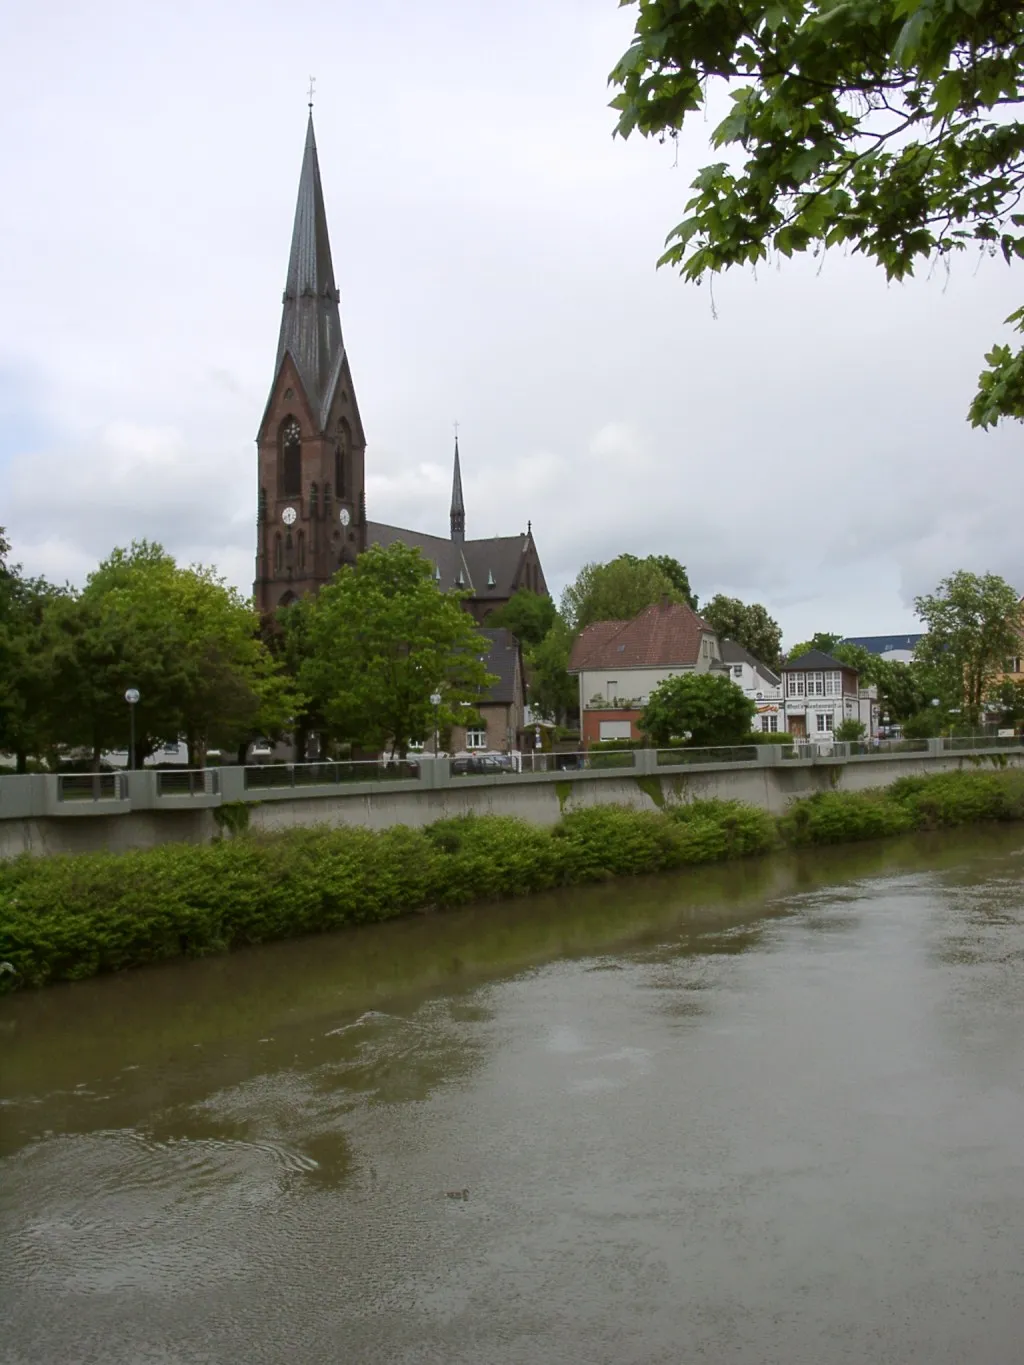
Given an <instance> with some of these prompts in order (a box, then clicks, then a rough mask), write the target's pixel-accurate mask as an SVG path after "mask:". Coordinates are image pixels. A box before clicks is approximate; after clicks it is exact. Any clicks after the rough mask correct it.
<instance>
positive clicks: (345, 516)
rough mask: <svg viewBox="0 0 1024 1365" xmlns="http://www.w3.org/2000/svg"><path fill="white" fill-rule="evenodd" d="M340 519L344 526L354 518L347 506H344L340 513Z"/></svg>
mask: <svg viewBox="0 0 1024 1365" xmlns="http://www.w3.org/2000/svg"><path fill="white" fill-rule="evenodd" d="M338 520H339V521H340V522H341V524H342V526H347V525H348V524H349V522H350V521H351V520H352V514H351V513H350V512H349V510H348V508H347V507H343V508H342V509H341V511H340V512H339V513H338Z"/></svg>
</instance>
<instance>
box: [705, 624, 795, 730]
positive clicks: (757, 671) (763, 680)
mask: <svg viewBox="0 0 1024 1365" xmlns="http://www.w3.org/2000/svg"><path fill="white" fill-rule="evenodd" d="M721 649H722V661H723V663H725V664H727V665H728V668H729V676H730V677H731V678H732V680H733V682H734V683H735V685H736V686H737V687H738V688H739V689H740V691H741V692H742V693H743V695H744V696H745V697H749V698H750V700H751V701H752V702H753V703H754V705H755V706H756V707H757V711H756V712H755V714H754V718H753V720H752V721H751V729H753V730H754V731H755V732H756V733H758V734H776V733H779V732H782V731H784V730H785V728H786V712H785V698H784V697H783V695H782V678H781V677H780V676H779V674H778V673H773V672H772V670H771V669H770V668H769V667H768V666H767V665H766V664H763V663H762V662H761V661H760V659H757V658H755V657H754V655H753V654H751V652H750V650H749V649H744V648H743V646H742V645H740V644H737V643H736V641H735V640H722V642H721Z"/></svg>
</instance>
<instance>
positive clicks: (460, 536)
mask: <svg viewBox="0 0 1024 1365" xmlns="http://www.w3.org/2000/svg"><path fill="white" fill-rule="evenodd" d="M448 518H449V521H450V523H451V528H452V540H464V539H465V536H466V504H465V501H464V500H463V497H462V469H461V468H460V466H459V438H458V436H456V438H455V470H454V472H453V474H452V505H451V507H450V509H449V511H448Z"/></svg>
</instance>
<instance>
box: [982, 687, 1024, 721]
mask: <svg viewBox="0 0 1024 1365" xmlns="http://www.w3.org/2000/svg"><path fill="white" fill-rule="evenodd" d="M987 700H988V703H989V705H990V706H991V707H992V708H993V710H998V711H999V723H1000V725H1001V726H1005V727H1006V728H1007V729H1008V728H1009V727H1010V726H1011V725H1012V726H1013V728H1014V729H1015V730H1016V729H1018V728H1019V727H1020V726H1022V725H1024V681H1014V679H1013V678H1004V679H1003V680H1002V682H998V683H996V684H995V685H994V686H993V688H992V690H991V691H990V692H989V694H988V698H987Z"/></svg>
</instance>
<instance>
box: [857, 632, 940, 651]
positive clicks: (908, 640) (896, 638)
mask: <svg viewBox="0 0 1024 1365" xmlns="http://www.w3.org/2000/svg"><path fill="white" fill-rule="evenodd" d="M923 639H924V632H923V631H922V632H919V633H918V634H917V635H850V636H848V637H847V638H846V639H845V640H844V641H843V642H842V643H843V644H844V645H859V646H860V647H861V649H866V650H867V652H868V653H869V654H890V653H891V652H892V651H893V650H895V649H910V650H913V649H916V648H917V645H918V643H919V642H920V641H921V640H923Z"/></svg>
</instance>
